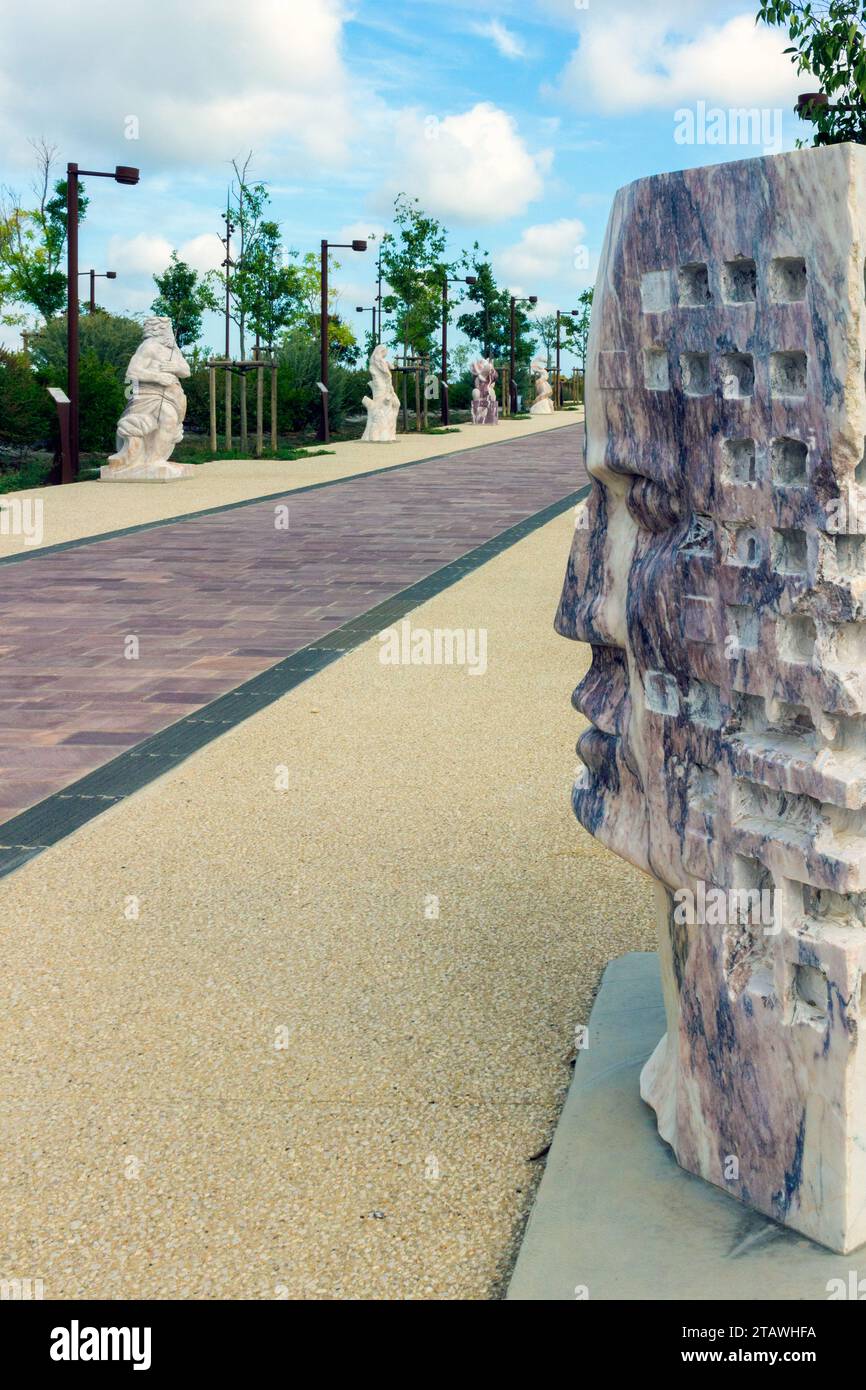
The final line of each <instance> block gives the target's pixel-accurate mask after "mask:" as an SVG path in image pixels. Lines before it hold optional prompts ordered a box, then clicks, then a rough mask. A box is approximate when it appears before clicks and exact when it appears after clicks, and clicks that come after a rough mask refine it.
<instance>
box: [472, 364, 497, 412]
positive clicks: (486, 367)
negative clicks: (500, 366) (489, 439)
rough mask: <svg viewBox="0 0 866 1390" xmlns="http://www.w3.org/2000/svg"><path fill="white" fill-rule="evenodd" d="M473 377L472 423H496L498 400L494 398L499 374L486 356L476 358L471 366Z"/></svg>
mask: <svg viewBox="0 0 866 1390" xmlns="http://www.w3.org/2000/svg"><path fill="white" fill-rule="evenodd" d="M470 370H471V372H472V375H473V376H474V377H475V386H474V388H473V391H472V423H473V425H498V424H499V402H498V401H497V399H496V378H497V376H498V375H499V373H498V372H497V370H496V368H495V367H494V365H493V363H492V362H491V361H490V359H489V358H487V357H479V358H477V359H476V360H475V361H474V362H473V363H472V366H471V369H470Z"/></svg>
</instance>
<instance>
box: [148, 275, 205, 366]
mask: <svg viewBox="0 0 866 1390" xmlns="http://www.w3.org/2000/svg"><path fill="white" fill-rule="evenodd" d="M153 282H154V284H155V285H156V288H157V289H158V291H159V293H158V295H157V296H156V298H155V299H154V301H153V303H152V304H151V306H150V307H151V311H152V312H153V313H154V314H159V315H160V316H161V317H162V318H167V319H171V326H172V328H173V329H174V336H175V339H176V341H177V345H178V347H179V348H184V347H192V346H193V345H194V344H195V343H197V342H198V340H199V338H200V337H201V320H202V314H204V312H205V311H206V310H209V309H210V310H219V307H220V305H219V301H218V299H217V297H216V294H215V292H214V289H213V286H212V285H211V282H210V281H209V280H208V278H207V277H206V276H203V277H200V276H199V275H198V273H197V272H196V271H195V270H193V268H192V266H191V265H187V263H186V261H182V260H180V258H179V257H178V254H177V252H176V251H172V253H171V260H170V261H169V264H168V266H167V267H166V269H165V270H164V271H163V273H162V275H154V277H153Z"/></svg>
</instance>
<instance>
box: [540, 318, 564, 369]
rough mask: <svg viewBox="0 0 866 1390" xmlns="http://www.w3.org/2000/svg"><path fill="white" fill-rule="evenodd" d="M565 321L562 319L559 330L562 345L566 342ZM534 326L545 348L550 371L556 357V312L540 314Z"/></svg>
mask: <svg viewBox="0 0 866 1390" xmlns="http://www.w3.org/2000/svg"><path fill="white" fill-rule="evenodd" d="M565 322H566V321H565V319H564V318H563V319H562V320H561V327H560V332H559V341H560V343H561V344H562V345H564V344H565ZM533 327H534V329H535V331H536V333H537V334H538V337H539V339H540V341H541V345H542V347H543V348H544V354H545V358H546V360H547V370H548V371H550V369H551V367H552V366H553V361H554V358H555V357H556V314H539V316H538V318H537V319H535V321H534V323H533Z"/></svg>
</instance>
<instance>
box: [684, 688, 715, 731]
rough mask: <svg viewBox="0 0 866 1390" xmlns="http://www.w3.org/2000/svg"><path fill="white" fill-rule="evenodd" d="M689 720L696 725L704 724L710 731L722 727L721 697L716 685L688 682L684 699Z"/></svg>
mask: <svg viewBox="0 0 866 1390" xmlns="http://www.w3.org/2000/svg"><path fill="white" fill-rule="evenodd" d="M686 708H687V710H688V714H689V718H690V719H692V720H693V721H694V722H695V723H696V724H706V725H707V727H708V728H710V729H720V728H721V726H722V697H721V694H720V691H719V687H718V686H717V685H712V684H711V683H710V682H709V681H697V680H690V681H689V693H688V695H687V697H686Z"/></svg>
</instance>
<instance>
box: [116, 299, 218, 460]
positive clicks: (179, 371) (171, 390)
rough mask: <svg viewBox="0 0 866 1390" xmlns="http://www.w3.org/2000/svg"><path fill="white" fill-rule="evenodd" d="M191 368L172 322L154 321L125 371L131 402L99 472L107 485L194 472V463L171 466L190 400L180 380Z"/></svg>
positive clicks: (146, 325) (147, 325)
mask: <svg viewBox="0 0 866 1390" xmlns="http://www.w3.org/2000/svg"><path fill="white" fill-rule="evenodd" d="M189 374H190V372H189V365H188V364H187V362H186V360H185V358H184V357H183V356H182V354H181V352H180V349H179V348H178V346H177V343H176V342H175V340H174V332H173V330H172V326H171V320H170V319H165V318H149V319H145V321H144V336H143V338H142V341H141V342H140V344H139V345H138V347H137V348H136V350H135V352H134V353H133V355H132V358H131V360H130V363H129V366H128V368H127V370H126V377H127V381H128V382H129V384H130V390H129V400H128V403H127V406H126V409H125V410H124V412H123V414H122V415H121V417H120V420H119V422H118V425H117V450H116V452H115V453H114V454H112V455H111V457H110V458H109V460H108V465H107V467H104V468H101V469H100V470H99V472H100V477H101V478H102V479H103V480H104V481H108V482H169V481H171V480H172V479H175V478H189V477H192V476H193V474H194V473H195V469H194V468H193V467H192V466H191V465H190V464H183V463H170V462H169V458H170V455H171V452H172V450H173V449H174V446H175V444H179V443H180V441H181V440H182V439H183V420H184V416H185V415H186V397H185V395H184V393H183V388H182V386H181V384H180V378H181V377H187V376H189Z"/></svg>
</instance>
